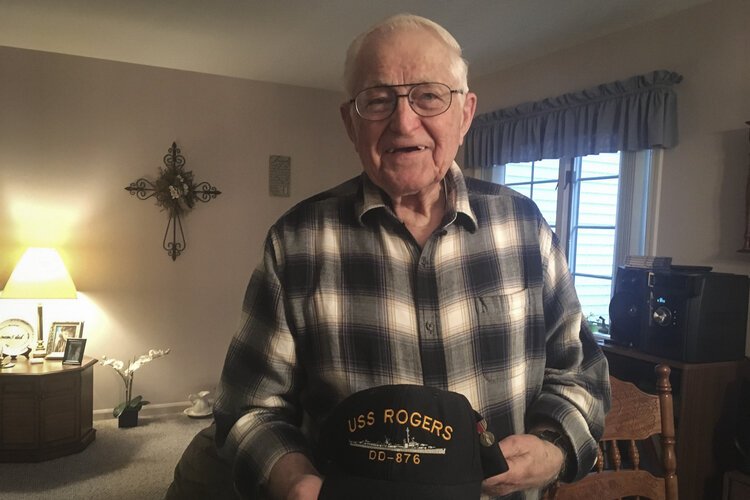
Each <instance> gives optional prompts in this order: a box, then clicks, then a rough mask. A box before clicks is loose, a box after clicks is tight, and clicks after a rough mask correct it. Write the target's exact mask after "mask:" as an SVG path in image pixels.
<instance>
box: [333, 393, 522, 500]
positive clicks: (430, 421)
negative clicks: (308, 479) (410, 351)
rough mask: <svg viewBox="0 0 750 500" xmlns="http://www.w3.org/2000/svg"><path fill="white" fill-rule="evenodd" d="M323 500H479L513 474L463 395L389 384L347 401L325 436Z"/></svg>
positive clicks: (481, 420)
mask: <svg viewBox="0 0 750 500" xmlns="http://www.w3.org/2000/svg"><path fill="white" fill-rule="evenodd" d="M320 451H321V452H322V455H323V456H322V464H321V469H322V472H323V473H324V475H325V479H324V481H323V487H322V489H321V492H320V495H319V497H318V498H319V500H351V499H353V498H356V499H364V500H367V499H373V500H374V499H377V500H383V499H388V500H401V499H404V500H407V499H408V500H420V499H425V500H427V499H429V500H478V499H479V497H480V495H481V485H482V480H483V479H484V478H486V477H490V476H494V475H496V474H500V473H502V472H505V471H507V470H508V466H507V464H506V462H505V458H504V457H503V455H502V452H501V451H500V447H499V446H498V444H497V439H496V438H495V436H493V435H492V433H491V432H489V431H488V430H487V426H486V423H485V422H484V420H483V419H482V417H481V416H480V415H479V414H478V413H477V412H475V411H474V410H473V409H472V407H471V404H470V403H469V401H468V400H467V399H466V397H464V396H463V395H461V394H458V393H455V392H450V391H444V390H440V389H436V388H433V387H426V386H420V385H386V386H379V387H373V388H371V389H366V390H364V391H360V392H357V393H355V394H352V395H351V396H349V397H348V398H346V399H345V400H344V401H342V402H341V403H340V404H339V405H338V406H336V408H335V409H334V411H333V412H332V414H331V415H330V417H329V418H328V419H327V420H326V422H325V424H324V425H323V428H322V431H321V434H320Z"/></svg>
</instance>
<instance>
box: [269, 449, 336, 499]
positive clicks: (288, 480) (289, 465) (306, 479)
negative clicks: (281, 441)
mask: <svg viewBox="0 0 750 500" xmlns="http://www.w3.org/2000/svg"><path fill="white" fill-rule="evenodd" d="M322 486H323V478H322V477H320V475H319V474H318V471H317V470H315V467H313V465H312V464H311V463H310V461H309V460H308V459H307V457H306V456H304V455H303V454H301V453H288V454H286V455H284V456H283V457H281V458H280V459H279V461H278V462H276V465H274V466H273V468H272V469H271V477H270V480H269V482H268V489H269V490H270V492H271V496H272V497H273V498H275V499H277V500H317V498H318V495H319V494H320V488H321V487H322Z"/></svg>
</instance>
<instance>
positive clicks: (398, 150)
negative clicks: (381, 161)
mask: <svg viewBox="0 0 750 500" xmlns="http://www.w3.org/2000/svg"><path fill="white" fill-rule="evenodd" d="M425 149H427V148H426V147H425V146H408V147H405V148H389V149H386V150H385V152H386V153H388V154H391V153H413V152H415V151H424V150H425Z"/></svg>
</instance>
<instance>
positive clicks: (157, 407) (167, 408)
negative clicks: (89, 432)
mask: <svg viewBox="0 0 750 500" xmlns="http://www.w3.org/2000/svg"><path fill="white" fill-rule="evenodd" d="M190 406H192V404H191V403H190V401H178V402H176V403H158V404H149V405H146V406H144V407H143V408H141V412H140V416H142V417H153V416H157V415H176V414H178V413H182V412H183V411H184V410H185V409H186V408H190ZM113 410H114V408H104V409H101V410H94V421H97V420H107V419H109V418H114V417H112V411H113Z"/></svg>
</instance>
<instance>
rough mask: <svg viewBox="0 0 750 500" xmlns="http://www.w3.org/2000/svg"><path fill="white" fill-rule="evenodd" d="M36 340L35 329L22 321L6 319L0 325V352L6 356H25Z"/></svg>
mask: <svg viewBox="0 0 750 500" xmlns="http://www.w3.org/2000/svg"><path fill="white" fill-rule="evenodd" d="M33 339H34V329H33V328H32V327H31V325H30V324H28V323H27V322H25V321H24V320H22V319H6V320H5V321H3V322H2V323H0V351H2V353H3V354H5V355H6V356H18V355H19V354H23V353H25V352H26V350H27V349H28V348H29V346H30V345H31V343H32V341H33Z"/></svg>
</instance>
